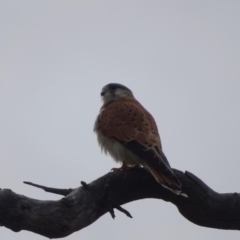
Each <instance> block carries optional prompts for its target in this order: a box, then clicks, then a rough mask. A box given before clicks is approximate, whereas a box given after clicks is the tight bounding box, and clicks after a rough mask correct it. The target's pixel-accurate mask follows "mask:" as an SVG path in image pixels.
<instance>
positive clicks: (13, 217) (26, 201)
mask: <svg viewBox="0 0 240 240" xmlns="http://www.w3.org/2000/svg"><path fill="white" fill-rule="evenodd" d="M174 172H175V174H176V175H177V177H178V178H179V179H180V181H181V183H182V189H183V192H184V193H186V194H187V195H188V198H186V197H183V196H178V195H176V194H174V193H172V192H171V191H169V190H167V189H165V188H164V187H162V186H161V185H160V184H159V183H157V182H156V181H155V179H154V178H153V177H152V175H151V174H150V173H149V172H148V171H146V170H145V169H143V168H140V169H134V170H130V171H125V172H117V173H116V172H115V173H112V172H110V173H108V174H106V175H104V176H102V177H100V178H98V179H97V180H95V181H93V182H91V183H90V184H86V183H85V182H81V183H82V186H80V187H77V188H75V189H55V188H48V187H44V186H41V185H37V184H33V183H29V182H25V183H26V184H29V185H32V186H35V187H39V188H42V189H43V190H45V191H47V192H52V193H55V194H60V195H63V196H64V197H63V198H62V199H60V200H58V201H40V200H36V199H32V198H28V197H25V196H23V195H19V194H16V193H14V192H12V191H11V190H9V189H0V224H1V225H2V226H5V227H7V228H9V229H11V230H13V231H15V232H18V231H21V230H27V231H31V232H34V233H38V234H40V235H42V236H46V237H48V238H61V237H65V236H67V235H70V234H72V233H73V232H76V231H79V230H81V229H82V228H84V227H87V226H88V225H90V224H92V223H93V222H95V221H96V220H97V219H98V218H99V217H101V216H102V215H103V214H105V213H107V212H110V214H111V216H112V217H115V215H114V210H113V209H114V208H115V209H118V210H120V211H121V212H123V213H125V214H126V215H127V216H128V217H131V215H130V213H129V212H128V211H127V210H125V209H123V208H122V207H120V205H122V204H125V203H128V202H132V201H136V200H140V199H144V198H157V199H162V200H164V201H167V202H171V203H173V204H174V205H176V207H177V208H178V210H179V212H180V213H181V214H182V215H183V216H184V217H185V218H187V219H188V220H189V221H191V222H193V223H195V224H197V225H200V226H204V227H210V228H218V229H234V230H240V195H239V194H238V193H228V194H219V193H217V192H215V191H213V190H212V189H211V188H209V187H208V186H207V185H206V184H205V183H204V182H202V181H201V180H200V179H199V178H197V177H196V176H194V175H193V174H191V173H189V172H185V173H183V172H180V171H178V170H174Z"/></svg>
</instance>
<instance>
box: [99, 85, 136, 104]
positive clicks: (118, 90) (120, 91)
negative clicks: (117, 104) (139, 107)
mask: <svg viewBox="0 0 240 240" xmlns="http://www.w3.org/2000/svg"><path fill="white" fill-rule="evenodd" d="M101 97H102V100H103V103H104V104H106V103H108V102H111V101H114V100H119V99H120V98H134V96H133V93H132V91H131V90H130V89H129V88H127V87H126V86H124V85H122V84H119V83H109V84H107V85H105V86H104V87H103V88H102V91H101Z"/></svg>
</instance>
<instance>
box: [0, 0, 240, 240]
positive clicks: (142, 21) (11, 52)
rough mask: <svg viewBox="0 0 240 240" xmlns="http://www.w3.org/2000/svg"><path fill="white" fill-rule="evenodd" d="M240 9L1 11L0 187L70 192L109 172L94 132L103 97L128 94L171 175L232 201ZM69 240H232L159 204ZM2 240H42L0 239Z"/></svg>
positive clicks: (198, 4)
mask: <svg viewBox="0 0 240 240" xmlns="http://www.w3.org/2000/svg"><path fill="white" fill-rule="evenodd" d="M239 10H240V2H239V1H220V0H219V1H153V0H152V1H132V0H128V1H122V0H121V1H70V0H69V1H62V0H57V1H55V0H51V1H44V0H41V1H30V0H29V1H24V0H23V1H16V0H15V1H14V0H13V1H1V3H0V23H1V38H0V114H1V117H0V183H1V186H0V187H1V188H10V189H12V190H13V191H15V192H17V193H21V194H24V195H26V196H28V197H32V198H37V199H45V200H48V199H58V197H57V196H54V195H52V194H48V193H45V192H43V191H41V190H39V189H35V188H32V187H29V186H26V185H24V184H23V183H22V182H23V181H24V180H26V181H32V182H35V183H38V184H43V185H47V186H52V187H59V188H61V187H62V188H68V187H77V186H78V185H79V182H80V181H81V180H84V181H86V182H90V181H92V180H94V179H96V178H98V177H100V176H102V175H103V174H105V173H107V172H108V171H109V170H110V169H111V168H112V167H116V163H115V162H113V161H112V160H111V158H110V157H108V156H105V155H103V154H101V152H100V149H99V147H98V145H97V141H96V137H95V135H94V133H93V123H94V121H95V118H96V116H97V114H98V111H99V108H100V106H101V102H100V90H101V88H102V86H103V85H105V84H107V83H109V82H118V83H122V84H125V85H126V86H128V87H129V88H130V89H131V90H132V91H133V92H134V94H135V97H136V98H137V99H138V100H139V101H140V102H141V103H142V104H143V105H144V106H145V107H146V108H147V109H148V110H149V111H150V112H151V113H152V115H153V116H154V118H155V120H156V122H157V124H158V126H159V131H160V134H161V138H162V142H163V149H164V152H165V154H166V156H167V157H168V159H169V162H170V163H171V165H172V166H173V167H174V168H177V169H180V170H183V171H185V170H188V171H191V172H192V173H194V174H195V175H197V176H198V177H199V178H201V179H202V180H203V181H204V182H205V183H206V184H208V185H209V186H210V187H212V188H213V189H214V190H216V191H218V192H234V191H236V192H240V186H239V182H240V174H239V158H240V154H239V143H240V127H239V122H240V110H239V102H240V97H239V95H240V94H239V93H240V70H239V69H240V68H239V65H240V45H239V43H240V28H239V22H240V14H239ZM124 207H125V208H126V209H128V210H129V211H130V212H131V214H132V215H133V219H128V218H126V217H125V216H124V215H123V214H121V213H119V212H116V215H117V217H116V219H115V220H114V221H113V220H112V219H111V217H110V215H109V214H107V215H105V216H103V217H102V218H100V219H99V220H98V221H97V222H96V223H94V224H93V225H91V226H90V227H88V228H86V229H84V230H82V231H80V232H77V233H75V234H73V235H71V236H69V237H68V238H67V239H69V240H76V239H88V240H91V239H94V240H95V239H102V240H105V239H112V238H114V240H121V239H127V240H128V239H129V240H130V239H138V240H145V239H152V240H155V239H169V240H170V239H176V237H177V238H178V239H185V240H188V239H195V240H198V239H199V240H200V239H201V240H202V239H219V240H224V239H231V240H235V239H239V234H240V233H239V232H237V231H223V230H216V229H208V228H203V227H200V226H196V225H194V224H193V223H191V222H189V221H187V220H186V219H185V218H183V217H182V216H181V215H180V214H179V212H178V211H177V209H176V207H175V206H173V205H171V204H170V203H166V202H163V201H159V200H152V199H147V200H142V201H137V202H133V203H130V204H127V205H125V206H124ZM0 238H1V240H9V239H16V240H23V239H24V240H28V239H35V240H38V239H44V238H43V237H41V236H38V235H35V234H33V233H29V232H26V231H22V232H20V233H14V232H11V231H10V230H8V229H6V228H1V229H0Z"/></svg>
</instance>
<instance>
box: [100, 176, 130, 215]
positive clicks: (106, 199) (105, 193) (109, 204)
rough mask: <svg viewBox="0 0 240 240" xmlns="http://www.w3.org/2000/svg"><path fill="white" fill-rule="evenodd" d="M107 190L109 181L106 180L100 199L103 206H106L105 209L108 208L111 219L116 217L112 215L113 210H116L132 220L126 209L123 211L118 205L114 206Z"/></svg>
mask: <svg viewBox="0 0 240 240" xmlns="http://www.w3.org/2000/svg"><path fill="white" fill-rule="evenodd" d="M109 188H110V184H109V179H107V181H106V183H105V186H104V190H103V195H102V199H103V202H104V204H106V205H107V208H108V211H109V213H110V215H111V217H112V218H113V219H114V218H115V217H116V215H115V213H114V208H116V209H117V210H118V211H120V212H123V213H125V214H126V215H127V216H128V217H130V218H132V215H131V214H130V213H129V212H128V211H127V210H126V209H124V208H122V207H121V206H120V205H117V204H114V203H113V202H112V200H111V199H110V198H109Z"/></svg>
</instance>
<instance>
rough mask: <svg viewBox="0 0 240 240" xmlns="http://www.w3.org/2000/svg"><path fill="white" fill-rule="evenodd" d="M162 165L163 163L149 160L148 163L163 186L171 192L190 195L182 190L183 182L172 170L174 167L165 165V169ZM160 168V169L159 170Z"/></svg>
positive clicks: (150, 169)
mask: <svg viewBox="0 0 240 240" xmlns="http://www.w3.org/2000/svg"><path fill="white" fill-rule="evenodd" d="M160 165H162V164H159V163H154V162H151V163H149V162H148V163H147V164H146V167H147V168H148V170H149V171H150V172H151V174H152V175H153V176H154V178H155V179H156V180H157V181H158V182H159V183H160V184H161V185H162V186H163V187H165V188H167V189H168V190H170V191H171V192H173V193H175V194H177V195H181V196H184V197H188V196H187V194H185V193H183V192H182V188H181V183H180V181H179V179H178V178H177V176H176V175H175V174H174V172H173V171H172V169H171V168H170V167H168V166H166V165H165V166H164V170H163V166H160ZM158 169H159V171H158Z"/></svg>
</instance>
